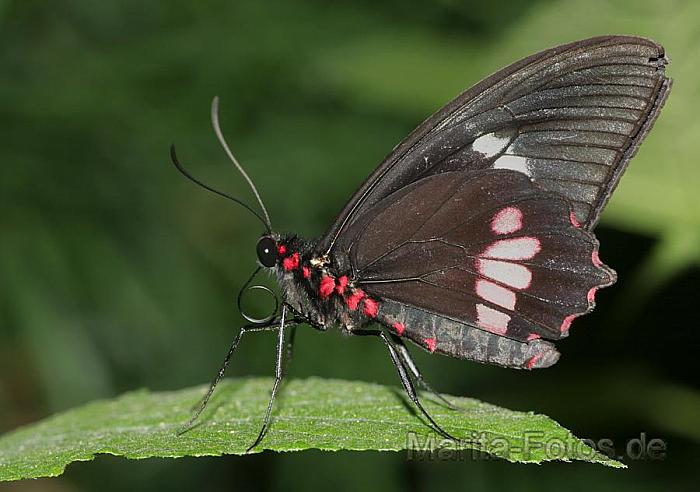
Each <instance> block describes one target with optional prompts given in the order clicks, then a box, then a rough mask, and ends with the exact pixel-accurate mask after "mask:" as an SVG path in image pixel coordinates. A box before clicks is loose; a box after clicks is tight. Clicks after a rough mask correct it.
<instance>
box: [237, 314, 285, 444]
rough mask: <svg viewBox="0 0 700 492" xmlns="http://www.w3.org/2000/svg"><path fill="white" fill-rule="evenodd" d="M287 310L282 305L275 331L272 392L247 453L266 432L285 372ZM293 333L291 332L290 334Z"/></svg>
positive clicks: (258, 442)
mask: <svg viewBox="0 0 700 492" xmlns="http://www.w3.org/2000/svg"><path fill="white" fill-rule="evenodd" d="M286 312H287V308H286V306H284V305H283V306H282V315H281V319H280V324H279V331H278V332H277V358H276V363H275V383H274V384H273V385H272V392H271V393H270V400H269V401H268V403H267V410H266V411H265V417H264V419H263V425H262V427H261V428H260V432H259V433H258V437H257V438H256V439H255V442H253V444H251V445H250V446H249V447H248V449H246V453H249V452H250V450H251V449H253V448H254V447H255V446H257V445H258V444H260V442H261V441H262V440H263V437H265V433H266V432H267V429H268V426H269V424H270V417H271V415H272V407H273V405H274V403H275V398H276V397H277V390H278V389H279V386H280V383H281V382H282V377H283V376H284V374H285V370H284V353H285V343H284V328H285V326H284V322H285V321H284V318H285V314H286ZM293 335H294V334H293V333H292V336H293ZM290 342H291V343H293V342H294V340H293V338H292V339H291V340H290ZM286 348H287V350H288V351H289V350H291V349H290V345H287V346H286Z"/></svg>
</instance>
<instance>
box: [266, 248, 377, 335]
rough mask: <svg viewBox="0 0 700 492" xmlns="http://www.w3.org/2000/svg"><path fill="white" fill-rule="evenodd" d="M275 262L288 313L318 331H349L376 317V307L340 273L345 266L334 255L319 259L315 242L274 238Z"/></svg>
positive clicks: (346, 274)
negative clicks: (304, 320)
mask: <svg viewBox="0 0 700 492" xmlns="http://www.w3.org/2000/svg"><path fill="white" fill-rule="evenodd" d="M274 239H275V242H276V247H277V262H276V264H275V267H274V270H275V273H276V275H277V279H278V283H279V285H280V288H281V289H282V291H283V293H284V299H285V302H286V303H287V304H289V305H290V306H291V307H292V309H294V310H295V311H296V312H297V313H298V314H300V315H301V316H303V317H304V318H306V319H307V320H309V321H310V322H311V323H312V325H313V326H314V327H316V328H318V329H322V330H325V329H327V328H328V327H330V326H333V325H337V326H339V327H340V328H341V330H344V331H352V330H353V329H356V328H357V327H359V326H361V325H364V324H367V323H368V322H370V321H372V320H373V319H374V318H376V316H377V311H378V306H379V303H378V301H377V300H375V299H372V298H371V297H370V296H368V295H367V294H366V293H365V292H364V291H363V290H362V289H361V288H359V287H358V286H357V285H355V282H354V279H353V276H352V272H350V271H340V268H339V266H338V265H339V264H347V262H346V261H339V260H342V259H341V258H337V255H338V254H342V253H334V255H333V256H331V255H323V256H320V255H318V253H317V250H316V247H315V246H316V241H307V240H304V239H301V238H299V237H298V236H295V235H290V236H278V237H275V238H274Z"/></svg>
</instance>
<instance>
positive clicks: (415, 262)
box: [349, 170, 615, 341]
mask: <svg viewBox="0 0 700 492" xmlns="http://www.w3.org/2000/svg"><path fill="white" fill-rule="evenodd" d="M371 215H372V219H371V220H370V221H369V222H368V223H367V224H366V225H365V226H363V227H362V228H361V229H355V226H354V227H353V228H352V233H353V236H354V237H355V240H354V241H353V242H352V243H351V244H350V247H349V259H350V260H349V261H350V263H351V266H352V271H353V278H354V281H355V283H356V284H357V285H359V286H361V287H362V289H364V290H365V291H366V292H367V293H368V294H370V295H372V296H374V297H376V298H379V299H382V300H388V301H394V302H398V303H401V304H404V305H406V306H415V307H417V308H419V309H421V310H424V311H425V312H428V313H434V314H436V315H439V316H442V317H445V318H449V319H452V320H456V321H459V322H462V323H465V324H468V325H471V326H473V327H476V328H478V329H481V330H484V331H488V332H490V333H493V334H495V335H499V336H504V337H508V338H511V339H513V340H518V341H528V340H532V339H533V338H537V337H545V338H550V339H557V338H560V337H561V336H564V335H566V334H567V332H568V329H569V325H570V324H571V321H572V320H573V319H574V318H575V317H576V316H579V315H581V314H584V313H586V312H588V311H589V310H590V309H592V306H593V301H594V299H593V297H594V294H595V291H596V290H597V289H599V288H601V287H604V286H607V285H610V284H612V283H613V282H614V280H615V275H614V272H613V271H612V270H610V269H609V268H608V267H606V266H605V265H603V264H602V263H601V262H600V260H599V259H598V242H597V240H596V239H595V237H594V236H593V235H592V234H591V233H590V232H588V231H586V230H585V229H583V228H580V227H578V222H577V221H576V220H575V219H574V218H573V214H572V211H571V206H570V204H569V203H568V201H567V200H566V199H565V198H563V197H562V196H561V195H558V194H556V193H550V192H543V191H542V190H540V189H539V188H538V187H537V186H536V185H534V184H533V183H532V182H531V181H530V180H529V179H528V177H527V176H525V175H524V174H522V173H518V172H515V171H510V170H483V171H468V172H449V173H443V174H439V175H435V176H430V177H428V178H424V179H422V180H420V181H418V182H415V183H413V184H411V185H409V186H408V187H406V188H404V189H402V190H400V191H399V192H397V193H395V194H394V195H391V196H390V197H387V198H386V199H385V200H384V201H383V202H380V203H378V204H377V205H376V206H375V207H374V208H373V209H372V210H371ZM358 227H359V226H358ZM406 329H407V330H409V331H410V330H411V327H410V326H407V327H406Z"/></svg>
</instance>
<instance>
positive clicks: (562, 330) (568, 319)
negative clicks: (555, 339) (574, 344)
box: [559, 314, 578, 333]
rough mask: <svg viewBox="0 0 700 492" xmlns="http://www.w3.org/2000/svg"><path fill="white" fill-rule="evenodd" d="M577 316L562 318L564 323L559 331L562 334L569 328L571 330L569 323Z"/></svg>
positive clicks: (571, 315)
mask: <svg viewBox="0 0 700 492" xmlns="http://www.w3.org/2000/svg"><path fill="white" fill-rule="evenodd" d="M577 316H578V314H570V315H568V316H567V317H566V318H564V321H562V323H561V328H559V330H560V331H561V332H562V333H564V332H566V331H569V328H571V322H572V321H573V320H574V319H575V318H576V317H577Z"/></svg>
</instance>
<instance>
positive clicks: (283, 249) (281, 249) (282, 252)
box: [277, 244, 287, 256]
mask: <svg viewBox="0 0 700 492" xmlns="http://www.w3.org/2000/svg"><path fill="white" fill-rule="evenodd" d="M277 252H278V253H279V254H280V256H284V255H286V254H287V247H286V246H285V245H284V244H280V245H279V246H277Z"/></svg>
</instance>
